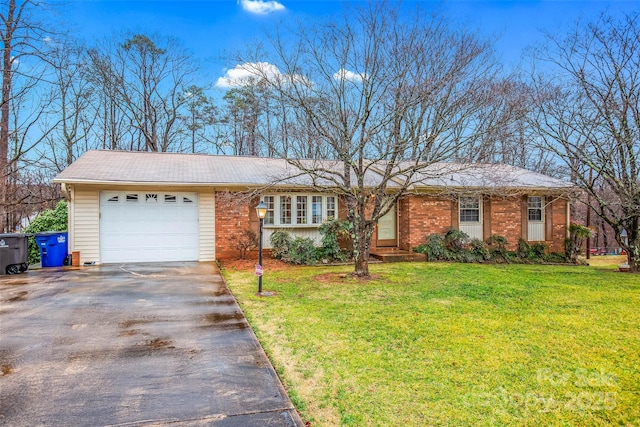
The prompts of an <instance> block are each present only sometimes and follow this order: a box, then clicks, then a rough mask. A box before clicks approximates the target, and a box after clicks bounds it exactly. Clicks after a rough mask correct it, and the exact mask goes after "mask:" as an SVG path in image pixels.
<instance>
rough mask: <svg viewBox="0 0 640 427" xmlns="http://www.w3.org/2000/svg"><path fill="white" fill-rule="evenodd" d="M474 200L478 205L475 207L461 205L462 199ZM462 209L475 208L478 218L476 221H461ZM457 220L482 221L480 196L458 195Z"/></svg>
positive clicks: (469, 222) (465, 222)
mask: <svg viewBox="0 0 640 427" xmlns="http://www.w3.org/2000/svg"><path fill="white" fill-rule="evenodd" d="M472 199H473V200H475V202H477V203H478V207H477V208H468V207H463V205H464V203H463V202H464V201H466V200H472ZM463 210H477V211H478V220H477V221H463V220H462V211H463ZM458 222H459V223H460V224H480V223H482V197H475V196H460V199H459V200H458Z"/></svg>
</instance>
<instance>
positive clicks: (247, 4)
mask: <svg viewBox="0 0 640 427" xmlns="http://www.w3.org/2000/svg"><path fill="white" fill-rule="evenodd" d="M238 4H239V5H240V6H242V9H244V10H245V11H247V12H249V13H255V14H257V15H267V14H269V13H273V12H278V11H280V10H284V9H285V7H284V5H283V4H282V3H280V2H277V1H273V0H271V1H265V0H238Z"/></svg>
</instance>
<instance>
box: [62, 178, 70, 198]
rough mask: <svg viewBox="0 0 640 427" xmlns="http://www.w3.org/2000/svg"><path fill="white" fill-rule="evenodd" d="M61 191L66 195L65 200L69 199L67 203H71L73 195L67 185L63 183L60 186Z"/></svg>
mask: <svg viewBox="0 0 640 427" xmlns="http://www.w3.org/2000/svg"><path fill="white" fill-rule="evenodd" d="M60 190H62V194H64V198H65V199H67V202H70V201H71V193H70V190H69V187H68V186H67V184H66V183H64V182H63V183H62V184H60Z"/></svg>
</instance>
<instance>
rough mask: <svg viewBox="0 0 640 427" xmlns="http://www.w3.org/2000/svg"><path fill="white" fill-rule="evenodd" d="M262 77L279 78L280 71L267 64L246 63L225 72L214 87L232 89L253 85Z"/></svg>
mask: <svg viewBox="0 0 640 427" xmlns="http://www.w3.org/2000/svg"><path fill="white" fill-rule="evenodd" d="M262 76H265V77H279V76H280V70H278V67H276V66H275V65H273V64H269V63H268V62H247V63H245V64H241V65H236V66H235V67H234V68H232V69H230V70H227V72H226V73H225V75H224V76H222V77H220V78H218V81H216V87H220V88H232V87H240V86H245V85H248V84H253V83H255V82H256V81H257V80H260V78H261V77H262Z"/></svg>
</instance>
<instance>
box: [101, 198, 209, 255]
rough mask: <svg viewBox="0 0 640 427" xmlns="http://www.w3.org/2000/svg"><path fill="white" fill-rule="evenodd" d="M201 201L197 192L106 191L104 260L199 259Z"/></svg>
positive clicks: (102, 249)
mask: <svg viewBox="0 0 640 427" xmlns="http://www.w3.org/2000/svg"><path fill="white" fill-rule="evenodd" d="M184 200H189V201H188V202H184ZM197 200H198V199H197V194H195V193H149V192H137V193H136V192H103V193H102V194H101V197H100V247H101V260H102V262H103V263H111V262H142V261H148V262H156V261H197V260H198V253H199V250H198V239H199V232H198V231H199V230H198V204H197Z"/></svg>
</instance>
